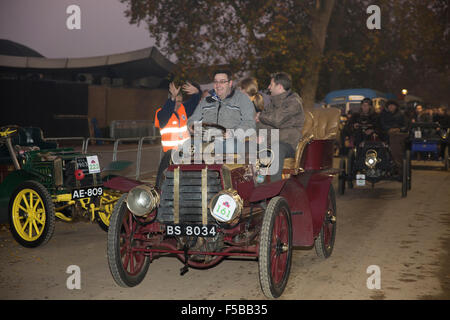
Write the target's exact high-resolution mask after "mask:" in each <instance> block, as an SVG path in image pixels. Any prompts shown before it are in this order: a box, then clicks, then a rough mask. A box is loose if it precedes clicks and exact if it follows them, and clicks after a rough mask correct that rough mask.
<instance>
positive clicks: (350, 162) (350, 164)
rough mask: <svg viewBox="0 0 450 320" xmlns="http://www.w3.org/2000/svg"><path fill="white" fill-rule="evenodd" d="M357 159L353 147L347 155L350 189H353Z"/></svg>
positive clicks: (348, 185) (348, 184)
mask: <svg viewBox="0 0 450 320" xmlns="http://www.w3.org/2000/svg"><path fill="white" fill-rule="evenodd" d="M354 159H355V153H354V152H353V149H350V150H349V151H348V155H347V171H346V173H347V187H348V188H349V189H353V172H352V171H353V161H354Z"/></svg>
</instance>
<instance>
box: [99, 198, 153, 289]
mask: <svg viewBox="0 0 450 320" xmlns="http://www.w3.org/2000/svg"><path fill="white" fill-rule="evenodd" d="M127 195H128V194H127V193H125V194H123V195H122V197H120V199H119V200H118V201H117V203H116V205H115V206H114V211H113V213H112V215H111V219H110V224H109V229H108V242H107V255H108V264H109V269H110V271H111V274H112V276H113V278H114V280H115V281H116V283H117V284H118V285H119V286H121V287H134V286H137V285H138V284H139V283H141V282H142V280H143V279H144V277H145V275H146V274H147V270H148V267H149V265H150V258H149V257H148V256H146V255H145V254H144V253H143V252H142V251H139V250H138V249H142V248H143V246H144V244H143V243H142V241H141V240H138V239H135V238H134V235H135V234H136V233H137V232H138V231H139V228H140V226H139V224H138V223H137V221H136V220H135V219H134V217H133V214H132V213H131V212H130V210H128V207H127V204H126V202H125V200H126V197H127ZM136 249H137V250H136Z"/></svg>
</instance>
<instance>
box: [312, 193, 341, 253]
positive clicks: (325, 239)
mask: <svg viewBox="0 0 450 320" xmlns="http://www.w3.org/2000/svg"><path fill="white" fill-rule="evenodd" d="M327 202H328V205H327V211H326V212H325V217H324V221H323V224H322V229H321V230H320V233H319V236H318V237H317V238H316V240H314V248H315V249H316V253H317V255H318V256H319V257H320V258H322V259H326V258H328V257H329V256H331V253H332V252H333V248H334V239H335V238H336V197H335V194H334V189H333V186H332V185H330V189H329V191H328V199H327Z"/></svg>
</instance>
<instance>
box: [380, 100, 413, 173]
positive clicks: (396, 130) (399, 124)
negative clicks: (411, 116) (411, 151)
mask: <svg viewBox="0 0 450 320" xmlns="http://www.w3.org/2000/svg"><path fill="white" fill-rule="evenodd" d="M405 126H406V121H405V117H404V115H403V113H402V112H401V111H400V110H399V105H398V103H397V102H395V101H393V100H389V101H388V102H386V109H385V110H383V112H381V115H380V127H381V130H382V131H383V134H384V135H385V137H386V138H387V139H386V140H387V141H388V142H389V145H390V147H391V152H392V158H393V159H394V161H395V162H396V164H397V166H398V167H399V168H401V167H402V164H403V162H402V159H403V153H404V150H405V140H406V138H407V136H408V134H407V133H401V132H400V130H401V129H402V128H405Z"/></svg>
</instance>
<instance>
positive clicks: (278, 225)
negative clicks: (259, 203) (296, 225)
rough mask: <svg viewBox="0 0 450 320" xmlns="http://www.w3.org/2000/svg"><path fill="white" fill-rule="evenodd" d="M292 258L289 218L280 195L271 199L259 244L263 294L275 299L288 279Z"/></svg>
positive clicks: (286, 205)
mask: <svg viewBox="0 0 450 320" xmlns="http://www.w3.org/2000/svg"><path fill="white" fill-rule="evenodd" d="M291 260H292V219H291V212H290V210H289V205H288V203H287V201H286V200H285V199H284V198H283V197H275V198H273V199H272V200H270V202H269V204H268V206H267V209H266V212H265V213H264V218H263V223H262V227H261V237H260V244H259V280H260V284H261V288H262V291H263V293H264V295H265V296H266V297H268V298H278V297H279V296H281V294H282V293H283V291H284V289H285V287H286V284H287V282H288V279H289V273H290V270H291Z"/></svg>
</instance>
